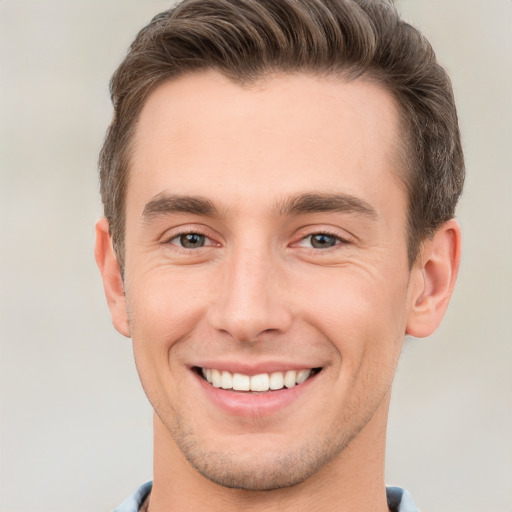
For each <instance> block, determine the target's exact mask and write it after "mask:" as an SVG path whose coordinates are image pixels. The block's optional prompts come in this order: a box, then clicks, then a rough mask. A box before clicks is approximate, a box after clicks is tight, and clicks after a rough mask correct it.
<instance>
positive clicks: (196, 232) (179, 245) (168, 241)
mask: <svg viewBox="0 0 512 512" xmlns="http://www.w3.org/2000/svg"><path fill="white" fill-rule="evenodd" d="M187 235H196V236H198V237H202V238H204V239H205V243H204V244H203V245H201V246H199V248H202V247H210V246H214V245H216V244H215V242H213V240H212V239H211V238H210V237H209V236H207V235H205V234H204V233H201V232H199V231H187V230H184V231H182V232H180V233H175V234H173V236H172V237H171V238H168V239H167V240H166V242H165V243H166V244H170V245H175V246H176V247H178V248H179V249H181V250H185V251H194V250H196V249H197V248H191V247H184V246H183V245H181V243H173V240H177V239H180V238H181V237H184V236H187ZM207 241H209V242H210V243H206V242H207ZM217 245H218V244H217Z"/></svg>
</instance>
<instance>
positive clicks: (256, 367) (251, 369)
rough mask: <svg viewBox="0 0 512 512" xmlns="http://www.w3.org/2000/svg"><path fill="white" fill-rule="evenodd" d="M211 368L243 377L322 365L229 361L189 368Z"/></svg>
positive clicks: (208, 362) (206, 363) (211, 362)
mask: <svg viewBox="0 0 512 512" xmlns="http://www.w3.org/2000/svg"><path fill="white" fill-rule="evenodd" d="M194 367H196V368H211V369H215V370H220V371H227V372H230V373H241V374H243V375H258V374H261V373H273V372H286V371H288V370H296V371H298V370H307V369H311V368H321V367H322V365H319V364H311V363H290V362H284V361H266V362H263V361H262V362H258V363H254V362H251V363H247V362H239V361H238V362H234V361H232V362H230V361H201V362H198V363H196V364H194V365H192V366H191V368H194Z"/></svg>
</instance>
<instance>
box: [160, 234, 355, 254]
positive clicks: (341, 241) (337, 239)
mask: <svg viewBox="0 0 512 512" xmlns="http://www.w3.org/2000/svg"><path fill="white" fill-rule="evenodd" d="M187 235H196V236H198V237H202V238H203V239H204V243H203V245H200V246H199V247H185V246H183V245H182V240H180V239H181V237H184V236H187ZM315 236H325V237H328V238H332V239H334V240H335V243H334V245H332V246H327V247H313V246H312V245H313V243H312V241H311V240H312V239H313V237H315ZM308 239H309V240H310V245H309V246H307V247H306V246H304V245H303V244H304V242H305V241H306V240H308ZM175 240H179V241H178V242H174V241H175ZM349 243H350V241H349V240H346V239H345V238H342V237H340V236H339V235H337V234H335V233H332V232H330V231H327V230H322V231H317V232H314V233H309V234H308V235H306V236H304V237H302V238H301V239H300V240H299V241H298V242H295V243H293V244H291V247H294V246H295V247H296V246H302V247H304V248H306V249H310V250H314V251H321V252H326V251H328V250H329V249H335V248H336V247H339V246H341V245H347V244H349ZM165 244H170V245H174V246H176V247H177V248H178V249H180V250H183V251H187V252H189V251H196V250H197V249H200V248H203V247H211V246H215V245H217V246H219V245H220V244H216V243H215V242H214V241H213V239H212V238H210V237H209V236H208V235H206V234H204V233H201V232H200V231H192V230H190V231H189V230H183V231H182V232H179V233H175V234H173V236H172V237H171V238H168V239H167V240H166V241H165Z"/></svg>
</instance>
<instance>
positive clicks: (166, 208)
mask: <svg viewBox="0 0 512 512" xmlns="http://www.w3.org/2000/svg"><path fill="white" fill-rule="evenodd" d="M273 210H274V212H275V214H276V215H278V216H285V215H305V214H310V213H322V212H342V213H355V214H359V215H364V216H366V217H369V218H371V219H375V218H377V212H376V211H375V209H374V208H373V207H372V206H371V205H370V204H369V203H367V202H366V201H364V200H363V199H360V198H358V197H355V196H352V195H348V194H340V193H307V194H297V195H294V196H291V197H289V198H286V199H284V200H281V201H277V202H276V203H275V204H274V208H273ZM173 213H188V214H195V215H201V216H205V217H220V216H221V212H220V210H219V209H218V208H217V207H216V206H215V204H214V203H213V202H212V201H211V200H210V199H207V198H204V197H201V196H188V195H179V194H166V193H162V194H159V195H157V196H156V197H155V198H154V199H152V200H151V201H150V202H149V203H147V204H146V206H145V207H144V211H143V213H142V218H143V220H145V221H150V220H151V219H152V218H154V217H159V216H161V215H168V214H173Z"/></svg>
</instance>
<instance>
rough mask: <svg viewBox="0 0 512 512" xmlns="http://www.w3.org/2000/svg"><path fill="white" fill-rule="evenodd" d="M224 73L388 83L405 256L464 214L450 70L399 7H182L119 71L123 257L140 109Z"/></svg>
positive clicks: (118, 215)
mask: <svg viewBox="0 0 512 512" xmlns="http://www.w3.org/2000/svg"><path fill="white" fill-rule="evenodd" d="M206 69H215V70H218V71H220V72H221V73H223V74H224V75H225V76H227V77H228V78H230V79H231V80H233V81H235V82H237V83H251V82H253V81H256V80H257V79H258V78H261V77H262V76H264V75H267V74H271V73H279V72H281V73H282V72H290V73H293V72H305V73H310V74H315V75H321V76H331V75H339V76H342V77H344V78H345V79H347V80H352V79H355V78H364V79H369V80H373V81H375V82H377V83H379V84H381V85H382V86H383V87H384V88H385V89H387V90H388V91H389V92H390V93H391V94H392V95H393V96H394V98H395V101H396V102H397V105H398V108H399V111H400V120H401V123H400V124H401V131H403V133H404V136H403V141H402V143H403V148H404V149H405V153H406V162H405V164H406V165H405V166H406V170H405V171H406V172H402V176H401V177H402V181H403V183H404V185H405V187H406V190H407V194H408V203H409V204H408V208H409V220H408V237H409V246H408V256H409V263H410V265H412V264H413V263H414V260H415V258H416V255H417V252H418V248H419V246H420V243H421V241H422V240H423V239H424V238H426V237H428V236H432V234H433V233H434V232H435V230H436V229H437V228H438V227H439V226H440V225H441V224H442V223H444V222H446V221H447V220H449V219H451V218H452V217H453V216H454V214H455V206H456V204H457V201H458V198H459V196H460V194H461V192H462V185H463V182H464V159H463V154H462V149H461V142H460V134H459V128H458V122H457V113H456V109H455V103H454V99H453V93H452V87H451V83H450V79H449V78H448V75H447V74H446V72H445V71H444V69H443V68H442V67H441V66H440V65H439V64H438V63H437V61H436V57H435V54H434V52H433V50H432V47H431V46H430V44H429V42H428V41H427V40H426V39H425V37H424V36H423V35H422V34H421V33H420V32H419V31H418V30H417V29H415V28H414V27H412V26H411V25H410V24H408V23H407V22H405V21H404V20H402V19H401V18H400V16H399V14H398V12H397V10H396V8H395V6H394V5H393V3H392V1H391V0H184V1H182V2H180V3H179V4H178V5H177V6H175V7H173V8H171V9H169V10H168V11H165V12H162V13H160V14H158V15H157V16H155V17H154V18H153V20H152V21H151V22H150V23H149V24H148V25H147V26H146V27H144V28H143V29H142V30H141V31H140V32H139V34H138V35H137V37H136V39H135V41H134V42H133V44H132V45H131V47H130V49H129V52H128V55H127V56H126V58H125V59H124V60H123V62H122V63H121V65H120V66H119V68H118V69H117V70H116V72H115V73H114V75H113V77H112V80H111V83H110V90H111V97H112V102H113V104H114V117H113V120H112V123H111V125H110V127H109V129H108V131H107V135H106V138H105V142H104V145H103V148H102V151H101V154H100V159H99V167H100V187H101V196H102V200H103V205H104V211H105V217H106V218H107V219H108V222H109V226H110V232H111V235H112V239H113V243H114V247H115V249H116V253H117V256H118V259H119V262H120V265H121V266H122V265H123V260H124V231H125V196H126V187H127V181H128V171H129V163H130V148H131V142H132V140H133V136H134V132H135V129H136V125H137V120H138V117H139V114H140V111H141V109H142V107H143V105H144V102H145V100H146V98H147V97H148V95H149V94H150V93H151V92H152V91H153V90H154V89H155V88H156V87H157V86H158V85H160V84H161V83H162V82H164V81H167V80H170V79H172V78H176V77H178V76H181V75H183V74H186V73H192V72H195V71H200V70H206Z"/></svg>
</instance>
